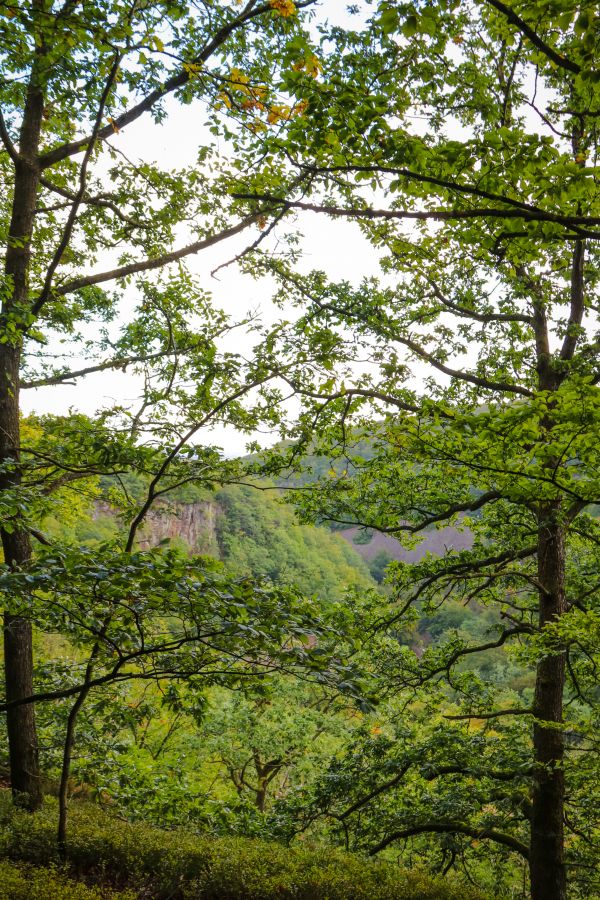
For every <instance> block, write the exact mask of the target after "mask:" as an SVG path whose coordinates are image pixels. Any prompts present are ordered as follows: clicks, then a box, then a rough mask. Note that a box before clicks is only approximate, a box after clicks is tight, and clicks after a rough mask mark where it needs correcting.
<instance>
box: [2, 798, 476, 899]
mask: <svg viewBox="0 0 600 900" xmlns="http://www.w3.org/2000/svg"><path fill="white" fill-rule="evenodd" d="M55 828H56V805H55V803H54V802H52V801H47V803H46V806H45V808H44V809H43V810H42V811H41V812H40V813H37V814H36V815H35V816H31V815H30V814H28V813H24V812H21V811H18V810H15V809H14V808H13V807H12V805H11V804H10V800H9V798H8V797H6V798H0V858H8V859H11V860H22V861H27V862H29V863H33V864H37V865H48V864H56V863H57V862H58V861H59V860H58V854H57V849H56V842H55ZM67 861H68V864H69V869H70V871H71V873H72V874H74V875H78V876H85V877H86V878H87V879H88V880H90V879H91V880H93V881H95V882H99V883H108V884H110V885H112V886H114V887H115V888H119V887H120V888H124V887H130V888H132V889H134V891H135V896H143V897H144V898H155V900H164V898H169V900H176V898H178V900H483V898H482V895H481V894H479V893H477V892H476V891H474V890H472V889H471V888H469V887H468V886H465V885H464V884H459V883H457V882H455V881H453V880H451V879H448V878H446V879H444V880H441V879H440V880H438V879H433V878H430V877H429V876H427V875H426V874H425V873H423V872H419V871H417V872H415V871H404V870H401V869H398V868H396V867H395V866H394V865H392V864H390V863H386V862H379V861H374V860H369V859H365V858H363V857H361V856H358V855H355V854H349V853H343V852H342V851H338V850H309V849H307V848H304V847H292V848H289V847H285V846H283V845H282V844H277V843H275V842H268V841H261V840H255V839H249V838H238V837H229V838H214V837H209V836H202V835H197V834H192V833H189V832H185V831H182V830H177V831H164V830H161V829H159V828H155V827H152V826H148V825H144V824H139V823H137V824H129V823H127V822H124V821H121V820H119V819H116V818H115V817H114V816H110V815H107V814H106V813H103V812H102V811H101V810H99V809H98V808H97V807H95V806H93V805H92V804H89V803H87V804H84V803H81V804H75V803H74V804H73V805H72V810H71V818H70V833H69V838H68V846H67ZM9 896H12V895H10V894H9ZM15 896H16V897H19V896H20V895H19V894H16V895H15ZM26 896H28V897H29V896H32V897H33V896H35V895H26ZM48 896H49V895H48ZM60 896H61V895H60V894H57V893H54V894H53V896H52V900H56V897H60ZM64 896H65V898H69V900H71V898H73V900H75V898H77V900H79V897H80V895H79V894H65V895H64ZM89 896H90V895H86V894H82V895H81V897H82V900H83V898H86V900H87V898H88V897H89ZM99 896H102V895H98V894H96V895H94V894H92V895H91V897H90V900H91V898H92V897H93V898H94V900H95V898H96V897H99ZM42 897H43V898H44V900H45V897H46V895H45V894H44V895H40V898H42Z"/></svg>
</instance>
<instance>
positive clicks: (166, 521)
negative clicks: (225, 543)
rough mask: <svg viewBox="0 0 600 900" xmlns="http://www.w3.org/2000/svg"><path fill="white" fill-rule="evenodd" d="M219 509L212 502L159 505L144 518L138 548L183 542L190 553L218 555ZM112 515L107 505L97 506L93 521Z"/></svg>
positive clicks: (99, 504)
mask: <svg viewBox="0 0 600 900" xmlns="http://www.w3.org/2000/svg"><path fill="white" fill-rule="evenodd" d="M219 513H220V509H219V506H218V504H217V503H216V502H214V501H213V500H202V501H196V502H195V503H173V504H158V505H156V506H155V507H154V508H153V509H151V510H150V512H149V513H148V515H147V516H146V520H145V522H144V525H143V527H142V528H141V530H140V533H139V534H140V539H139V541H138V546H139V547H140V549H142V550H146V549H148V547H156V546H157V545H158V544H160V543H161V542H162V541H182V542H183V543H184V544H186V546H187V547H188V548H189V550H190V551H192V552H193V553H207V554H212V555H215V556H218V555H219V549H218V541H217V517H218V515H219ZM102 516H109V517H114V516H115V510H114V509H113V508H112V507H111V506H110V505H109V504H108V503H104V502H100V503H98V504H96V508H95V510H94V518H100V517H102Z"/></svg>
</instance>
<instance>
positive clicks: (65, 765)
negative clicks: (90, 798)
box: [57, 672, 91, 855]
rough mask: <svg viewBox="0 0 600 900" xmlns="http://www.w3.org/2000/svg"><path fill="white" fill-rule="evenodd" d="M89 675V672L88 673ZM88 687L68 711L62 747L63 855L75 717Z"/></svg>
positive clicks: (60, 812)
mask: <svg viewBox="0 0 600 900" xmlns="http://www.w3.org/2000/svg"><path fill="white" fill-rule="evenodd" d="M90 675H91V672H90ZM89 691H90V689H89V687H84V688H83V689H82V690H81V691H80V693H79V694H78V695H77V699H76V701H75V703H74V704H73V706H72V707H71V709H70V711H69V718H68V719H67V731H66V734H65V743H64V745H63V759H62V769H61V773H60V785H59V788H58V832H57V840H58V849H59V851H60V852H61V854H63V855H64V854H65V852H66V849H67V814H68V808H69V777H70V775H71V760H72V759H73V746H74V744H75V725H76V724H77V716H78V715H79V711H80V710H81V707H82V706H83V704H84V702H85V699H86V697H87V695H88V694H89Z"/></svg>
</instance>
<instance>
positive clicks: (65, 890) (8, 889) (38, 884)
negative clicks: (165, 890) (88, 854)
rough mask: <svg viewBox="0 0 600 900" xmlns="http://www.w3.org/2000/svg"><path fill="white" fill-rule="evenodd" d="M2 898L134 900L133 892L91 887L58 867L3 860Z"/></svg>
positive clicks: (0, 893) (23, 899)
mask: <svg viewBox="0 0 600 900" xmlns="http://www.w3.org/2000/svg"><path fill="white" fill-rule="evenodd" d="M0 897H5V898H6V900H8V898H10V900H134V897H135V895H134V894H133V893H131V892H129V891H128V892H127V893H116V892H115V891H111V890H108V889H106V888H102V887H99V886H94V887H87V885H85V884H82V883H81V882H77V881H74V880H73V879H72V878H69V877H67V876H66V875H65V874H64V873H63V872H61V871H60V870H59V869H57V868H55V867H54V866H48V867H46V868H43V869H42V868H36V867H34V866H27V865H17V864H15V863H12V862H9V861H8V860H6V859H5V860H0Z"/></svg>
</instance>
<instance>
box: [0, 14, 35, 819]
mask: <svg viewBox="0 0 600 900" xmlns="http://www.w3.org/2000/svg"><path fill="white" fill-rule="evenodd" d="M35 5H36V4H34V6H35ZM36 50H37V56H36V62H35V63H34V67H33V70H32V73H31V78H30V82H29V86H28V90H27V97H26V101H25V109H24V113H23V121H22V124H21V132H20V139H19V153H18V158H17V159H16V161H15V163H14V164H15V188H14V195H13V198H12V212H11V221H10V229H9V237H8V242H7V249H6V263H5V273H6V287H7V290H6V293H5V294H4V296H5V298H6V299H5V300H4V302H3V304H2V311H1V315H0V330H1V331H2V333H3V334H2V336H3V338H4V340H5V343H2V344H0V467H1V468H0V491H3V490H5V491H13V490H18V487H19V485H20V483H21V472H20V468H19V461H20V451H19V448H20V442H21V437H20V423H19V370H20V363H21V349H22V335H23V331H24V329H25V328H26V327H27V325H28V324H29V323H28V322H27V318H26V317H27V313H28V308H29V288H28V276H29V265H30V257H31V233H32V229H33V221H34V215H35V204H36V199H37V193H38V188H39V182H40V168H39V163H38V153H39V146H40V133H41V126H42V119H43V111H44V94H43V90H42V87H41V80H42V79H41V74H40V72H41V61H42V60H43V56H44V54H45V48H44V46H43V45H39V44H38V46H37V48H36ZM12 524H13V527H12V529H11V530H7V529H5V528H0V537H1V539H2V547H3V550H4V559H5V562H6V563H7V564H8V565H10V566H18V567H20V568H21V567H23V566H26V565H27V564H28V563H29V561H30V559H31V545H30V541H29V535H28V533H27V532H26V531H25V530H24V529H23V528H22V527H19V523H18V522H15V523H12ZM4 666H5V671H6V697H7V700H8V701H12V700H19V699H21V698H23V697H27V696H29V695H30V694H31V693H32V692H33V653H32V639H31V623H30V622H28V621H27V619H26V618H22V617H21V616H18V615H17V616H15V615H11V614H6V615H5V619H4ZM7 730H8V743H9V755H10V771H11V783H12V790H13V795H14V797H15V801H16V802H18V803H20V804H22V805H24V806H25V807H26V808H28V809H31V810H34V809H37V808H38V807H39V806H40V803H41V783H40V774H39V763H38V749H37V737H36V727H35V712H34V708H33V706H32V705H31V704H24V705H22V706H15V707H13V708H11V709H10V710H9V712H8V714H7Z"/></svg>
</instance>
